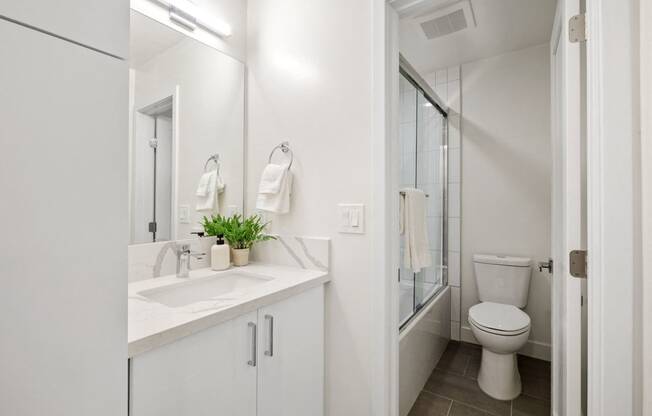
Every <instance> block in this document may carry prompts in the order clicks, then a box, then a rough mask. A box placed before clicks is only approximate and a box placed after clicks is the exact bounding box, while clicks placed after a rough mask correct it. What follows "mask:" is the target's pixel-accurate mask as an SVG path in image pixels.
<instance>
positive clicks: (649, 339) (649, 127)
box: [639, 2, 652, 415]
mask: <svg viewBox="0 0 652 416" xmlns="http://www.w3.org/2000/svg"><path fill="white" fill-rule="evenodd" d="M640 16H641V18H640V25H641V38H640V40H641V45H640V53H641V70H640V74H639V75H640V80H641V170H642V172H641V174H642V180H641V191H642V211H641V220H642V221H641V222H642V227H641V229H642V232H643V236H642V257H643V258H642V274H641V276H642V277H643V279H642V280H643V285H642V291H641V293H642V296H643V302H642V304H643V305H642V314H643V319H642V338H643V339H642V341H643V342H642V351H650V350H651V349H652V278H651V277H650V276H651V275H650V270H652V163H651V162H650V161H652V82H651V81H650V79H649V77H646V76H643V75H644V74H650V73H652V24H650V21H652V4H650V3H649V2H641V12H640ZM641 355H642V359H643V363H642V366H641V368H642V372H643V374H642V375H641V386H642V392H641V394H642V405H641V406H642V411H641V414H643V415H646V414H652V355H650V354H647V355H643V354H641Z"/></svg>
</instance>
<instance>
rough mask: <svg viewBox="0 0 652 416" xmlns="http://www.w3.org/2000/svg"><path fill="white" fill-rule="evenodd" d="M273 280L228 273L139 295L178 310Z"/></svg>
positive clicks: (192, 280) (147, 291)
mask: <svg viewBox="0 0 652 416" xmlns="http://www.w3.org/2000/svg"><path fill="white" fill-rule="evenodd" d="M271 280H272V278H265V277H261V276H255V275H251V274H245V273H241V272H228V273H221V274H217V275H214V276H209V277H203V278H197V279H189V280H187V281H184V282H180V283H175V284H172V285H168V286H163V287H158V288H154V289H148V290H143V291H142V292H138V294H139V295H141V296H144V297H146V298H148V299H151V300H153V301H155V302H158V303H161V304H163V305H165V306H169V307H172V308H178V307H181V306H186V305H190V304H193V303H197V302H201V301H207V300H212V299H215V298H218V297H223V295H226V294H229V293H233V292H238V291H242V290H246V289H249V288H252V287H255V286H259V285H261V284H264V283H267V282H269V281H271Z"/></svg>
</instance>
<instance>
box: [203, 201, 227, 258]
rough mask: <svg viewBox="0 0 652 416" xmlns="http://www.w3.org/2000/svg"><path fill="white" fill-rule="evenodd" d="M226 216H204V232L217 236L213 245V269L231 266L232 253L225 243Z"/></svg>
mask: <svg viewBox="0 0 652 416" xmlns="http://www.w3.org/2000/svg"><path fill="white" fill-rule="evenodd" d="M225 223H226V218H225V217H223V216H222V215H219V214H218V215H211V218H208V217H204V222H203V223H202V225H203V226H204V234H205V235H207V236H210V237H213V236H214V237H216V240H215V244H213V246H212V247H211V268H212V269H213V270H226V269H228V268H229V267H230V266H231V253H230V250H229V246H228V245H226V244H224V224H225Z"/></svg>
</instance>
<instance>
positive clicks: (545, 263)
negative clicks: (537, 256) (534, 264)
mask: <svg viewBox="0 0 652 416" xmlns="http://www.w3.org/2000/svg"><path fill="white" fill-rule="evenodd" d="M543 269H548V273H552V259H548V261H540V262H539V271H540V272H542V271H543Z"/></svg>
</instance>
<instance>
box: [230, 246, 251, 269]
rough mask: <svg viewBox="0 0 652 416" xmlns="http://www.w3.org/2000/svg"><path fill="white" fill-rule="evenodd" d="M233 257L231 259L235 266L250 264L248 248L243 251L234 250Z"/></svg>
mask: <svg viewBox="0 0 652 416" xmlns="http://www.w3.org/2000/svg"><path fill="white" fill-rule="evenodd" d="M232 251H233V253H232V254H233V255H232V256H231V259H232V260H233V265H234V266H246V265H247V264H249V249H248V248H242V249H233V250H232Z"/></svg>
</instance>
